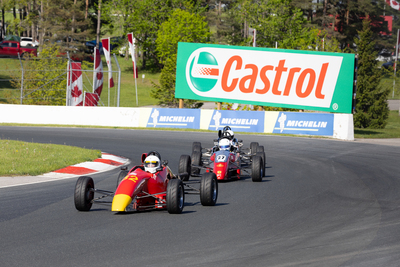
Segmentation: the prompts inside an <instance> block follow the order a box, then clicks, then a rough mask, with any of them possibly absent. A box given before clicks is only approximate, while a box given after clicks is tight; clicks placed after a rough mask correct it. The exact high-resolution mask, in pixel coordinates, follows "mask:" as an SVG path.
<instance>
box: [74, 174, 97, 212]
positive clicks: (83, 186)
mask: <svg viewBox="0 0 400 267" xmlns="http://www.w3.org/2000/svg"><path fill="white" fill-rule="evenodd" d="M93 198H94V182H93V179H92V178H91V177H88V176H81V177H79V178H78V181H76V184H75V193H74V202H75V208H76V209H77V210H79V211H89V210H90V208H91V207H92V204H93V203H92V200H93Z"/></svg>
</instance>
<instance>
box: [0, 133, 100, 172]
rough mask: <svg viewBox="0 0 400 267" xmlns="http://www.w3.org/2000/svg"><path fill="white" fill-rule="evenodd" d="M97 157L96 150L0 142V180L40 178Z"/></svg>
mask: <svg viewBox="0 0 400 267" xmlns="http://www.w3.org/2000/svg"><path fill="white" fill-rule="evenodd" d="M100 157H101V151H100V150H94V149H84V148H79V147H72V146H65V145H55V144H38V143H29V142H22V141H13V140H0V176H16V175H40V174H43V173H47V172H51V171H54V170H58V169H61V168H64V167H67V166H70V165H74V164H77V163H81V162H85V161H92V160H94V159H97V158H100Z"/></svg>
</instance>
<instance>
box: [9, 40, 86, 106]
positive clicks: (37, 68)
mask: <svg viewBox="0 0 400 267" xmlns="http://www.w3.org/2000/svg"><path fill="white" fill-rule="evenodd" d="M82 64H83V66H82V67H83V68H86V67H87V66H85V62H84V63H82ZM66 70H67V60H66V59H65V58H63V57H60V47H59V46H58V45H56V44H48V45H47V44H45V45H44V46H43V48H42V51H41V52H40V53H39V55H38V57H30V55H24V60H23V75H24V80H23V94H24V99H23V104H35V105H65V97H66V87H67V84H66V75H67V74H66ZM21 76H22V72H21V71H18V72H13V73H12V77H13V79H14V80H13V81H12V82H11V83H12V86H13V87H14V88H21Z"/></svg>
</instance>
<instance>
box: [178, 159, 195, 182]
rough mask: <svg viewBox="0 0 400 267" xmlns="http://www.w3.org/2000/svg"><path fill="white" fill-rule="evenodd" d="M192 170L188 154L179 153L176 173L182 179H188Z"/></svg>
mask: <svg viewBox="0 0 400 267" xmlns="http://www.w3.org/2000/svg"><path fill="white" fill-rule="evenodd" d="M191 172H192V165H191V159H190V156H189V155H181V157H180V158H179V166H178V175H179V177H180V178H181V180H182V181H188V180H189V178H190V174H191Z"/></svg>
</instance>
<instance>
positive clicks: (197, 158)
mask: <svg viewBox="0 0 400 267" xmlns="http://www.w3.org/2000/svg"><path fill="white" fill-rule="evenodd" d="M201 156H202V155H201V152H200V151H193V153H192V165H196V166H201V165H202V161H201ZM193 173H194V174H200V168H196V167H194V168H193Z"/></svg>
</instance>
